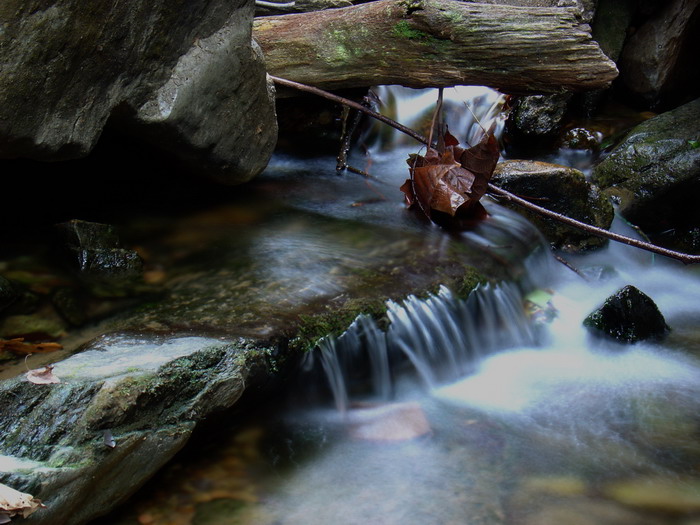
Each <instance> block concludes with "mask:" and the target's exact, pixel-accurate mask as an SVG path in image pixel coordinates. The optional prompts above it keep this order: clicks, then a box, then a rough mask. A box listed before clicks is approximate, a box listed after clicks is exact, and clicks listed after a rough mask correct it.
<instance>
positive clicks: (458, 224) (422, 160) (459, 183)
mask: <svg viewBox="0 0 700 525" xmlns="http://www.w3.org/2000/svg"><path fill="white" fill-rule="evenodd" d="M499 155H500V154H499V150H498V142H497V141H496V138H495V137H494V135H493V127H492V128H491V130H489V131H488V132H486V133H484V137H483V138H482V140H481V141H480V142H479V143H478V144H477V145H476V146H473V147H471V148H468V149H464V148H461V147H459V145H458V142H457V139H455V138H454V137H453V136H452V135H450V133H449V131H447V130H446V129H445V130H443V131H442V132H441V134H440V136H439V137H438V146H437V149H435V148H432V147H429V148H428V151H427V152H426V154H425V156H422V155H417V154H413V155H410V156H409V158H408V161H407V162H408V166H409V172H410V174H411V178H410V179H408V180H407V181H406V182H405V183H404V184H403V185H402V186H401V191H402V192H403V193H404V194H405V196H406V203H407V204H408V206H409V207H414V206H417V207H418V208H419V209H420V210H421V211H422V212H423V213H424V214H425V215H426V216H427V217H428V218H429V219H430V220H432V221H433V222H435V223H436V224H439V225H440V226H443V227H445V228H449V229H459V230H461V229H466V228H468V227H470V226H471V225H472V224H473V223H474V222H475V221H478V220H481V219H483V218H485V217H486V210H484V208H483V206H481V204H480V203H479V200H480V199H481V197H483V196H484V194H485V193H486V190H487V189H488V183H489V180H490V179H491V175H492V174H493V170H494V169H495V167H496V164H497V163H498V159H499Z"/></svg>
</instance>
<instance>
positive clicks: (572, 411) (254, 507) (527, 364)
mask: <svg viewBox="0 0 700 525" xmlns="http://www.w3.org/2000/svg"><path fill="white" fill-rule="evenodd" d="M397 96H398V95H397ZM429 96H430V97H434V94H431V95H429ZM479 96H480V97H481V100H482V101H483V104H474V105H475V106H476V108H475V110H474V112H475V113H477V115H478V119H479V121H481V122H482V124H484V123H486V122H488V120H489V119H493V118H496V119H499V118H500V117H498V115H497V112H496V111H495V110H494V108H497V107H499V104H501V103H502V100H501V99H500V98H499V97H498V95H497V94H495V93H493V92H487V91H484V92H483V93H482V94H481V95H479ZM402 107H403V106H402ZM467 113H468V116H467V117H465V118H466V120H469V119H472V121H473V120H474V119H473V117H472V116H471V113H470V112H467ZM399 118H400V119H402V120H403V122H405V123H408V124H409V125H410V120H409V119H408V117H406V116H405V115H401V114H399ZM472 123H473V122H472ZM450 129H451V131H452V132H453V134H455V135H461V136H462V137H463V136H464V134H465V133H471V132H472V131H471V130H472V124H469V123H462V124H451V125H450ZM458 129H459V130H461V131H457V130H458ZM458 138H460V137H458ZM470 140H473V137H472V139H470ZM411 148H413V149H414V150H415V146H411ZM406 151H407V150H405V149H402V147H400V146H395V147H394V148H393V150H392V151H391V152H388V151H381V150H380V148H376V149H375V151H374V152H373V155H372V161H371V172H372V173H375V174H381V175H382V179H383V180H387V179H390V180H392V184H393V182H395V180H400V179H401V177H404V176H405V171H403V170H404V168H403V162H404V160H403V159H404V158H405V153H406ZM299 162H300V161H296V160H294V159H290V158H278V159H277V160H276V161H275V162H274V163H273V165H272V166H271V169H270V173H271V175H268V176H271V177H283V176H284V174H285V173H288V172H289V171H293V170H298V169H307V170H308V169H309V166H308V165H304V166H302V167H300V165H299ZM352 162H355V163H363V162H365V159H364V158H363V157H361V156H356V157H354V158H353V159H352ZM397 165H401V166H402V167H401V168H396V166H397ZM361 167H364V166H361ZM327 168H328V163H326V164H323V165H321V164H319V165H317V166H315V167H312V169H311V170H309V176H310V177H313V176H315V175H317V174H318V172H319V171H321V170H322V169H326V170H327ZM312 172H316V174H315V175H314V174H313V173H312ZM356 184H357V185H358V186H363V185H364V186H366V187H367V188H369V190H368V192H369V194H370V195H371V194H380V193H382V192H383V191H385V190H384V189H383V186H382V185H381V184H379V183H368V182H366V181H363V180H361V179H358V182H357V183H356ZM370 186H371V187H370ZM324 188H326V189H327V188H328V185H324ZM327 191H330V192H331V193H332V189H331V190H327ZM290 198H291V199H292V200H294V195H291V196H290ZM338 198H340V197H338ZM344 198H347V195H344ZM357 202H368V201H361V200H358V201H357ZM298 205H299V206H300V207H306V208H307V209H309V210H312V211H314V212H316V213H322V214H324V213H325V214H331V215H335V216H338V215H340V216H342V215H343V214H345V213H348V207H347V206H335V205H334V201H333V198H331V197H329V196H328V194H322V195H309V194H308V193H307V194H305V195H300V196H299V199H298ZM381 206H383V207H386V206H393V204H386V203H385V204H381ZM488 206H489V207H490V209H493V207H494V206H495V205H494V204H488ZM352 213H353V214H355V215H356V216H359V217H361V218H362V220H364V221H366V222H369V223H372V222H381V221H383V220H384V219H382V217H384V215H383V212H382V213H379V212H377V208H376V207H373V206H357V207H356V208H355V209H353V210H352ZM503 213H504V215H503V217H510V215H509V214H508V212H503ZM499 220H500V222H498V221H496V222H495V223H492V224H488V225H482V226H480V228H479V229H478V231H476V232H472V233H468V234H466V236H467V237H468V238H469V239H470V240H471V241H473V242H475V243H476V244H477V245H481V246H482V247H483V249H485V250H487V249H488V250H494V251H496V252H498V256H499V257H506V255H504V253H506V252H508V251H509V250H510V249H512V248H513V247H514V246H518V244H519V243H526V244H528V245H529V246H530V248H531V252H532V253H534V254H535V255H534V256H532V257H530V258H529V259H528V260H526V261H525V263H524V266H525V273H524V274H521V275H519V276H518V277H517V278H514V279H513V281H511V282H503V283H497V284H489V285H485V286H481V287H479V288H478V289H477V290H476V291H474V292H473V293H472V294H471V295H470V296H469V297H468V298H467V299H466V300H464V299H459V298H457V297H455V295H454V294H453V293H452V292H451V291H450V290H448V289H446V288H443V289H441V290H440V291H439V293H437V294H436V295H433V296H430V297H428V298H427V299H426V298H423V299H418V298H416V297H409V298H407V299H406V300H404V301H402V302H399V303H391V304H389V307H388V312H387V316H386V319H384V320H383V322H380V323H377V322H376V321H375V320H373V319H371V318H369V317H366V316H361V317H359V318H358V319H356V321H355V322H354V324H353V325H352V326H351V327H350V328H349V329H348V331H347V332H346V333H345V334H343V335H342V336H340V337H338V338H337V339H332V338H326V339H324V340H323V341H321V343H320V344H319V347H318V348H317V350H316V351H315V352H313V353H311V354H309V355H308V356H307V359H306V361H305V362H304V363H303V366H302V369H301V371H300V376H299V379H300V381H299V383H298V384H295V385H294V387H293V388H292V389H291V391H290V392H287V393H286V394H285V396H286V397H288V398H290V399H293V401H290V402H289V403H279V402H278V403H276V407H275V409H274V410H272V412H267V411H265V412H264V413H261V414H260V418H257V419H256V418H253V420H252V421H250V422H248V423H245V424H243V425H238V426H237V427H236V429H235V432H234V431H230V432H231V435H230V436H229V437H227V438H225V439H224V438H222V439H219V440H218V441H217V448H216V449H211V448H208V449H206V451H205V453H202V454H199V455H196V454H195V455H194V458H195V459H194V460H190V461H189V462H184V463H180V464H178V465H175V466H174V467H171V468H170V469H169V470H167V471H166V472H165V474H164V475H162V476H161V477H160V478H159V479H158V480H157V481H156V485H155V486H153V487H152V488H151V489H150V492H149V493H147V495H146V499H144V500H141V501H137V502H136V503H135V505H136V515H137V517H136V518H135V517H134V515H133V514H131V515H130V516H131V518H128V517H125V518H122V520H123V521H119V522H120V523H135V522H139V523H144V524H147V523H195V524H199V525H207V524H228V523H250V524H258V523H260V524H319V525H325V524H328V523H334V524H338V525H340V524H397V525H398V524H401V525H403V524H414V523H415V524H448V523H454V524H515V525H519V524H525V525H554V524H557V525H569V524H572V525H606V524H610V525H613V524H614V525H626V524H629V525H640V524H641V525H645V524H649V525H655V524H675V525H697V524H698V523H700V476H699V474H700V472H699V471H698V469H699V468H700V440H699V438H700V417H699V416H698V414H700V361H699V360H698V349H700V331H699V330H698V326H699V321H700V301H699V300H698V298H699V297H700V274H698V272H697V270H694V269H692V268H684V267H681V266H680V265H679V264H676V263H674V262H672V261H667V260H662V259H659V258H658V257H653V256H651V255H648V254H645V253H642V252H639V251H635V250H634V249H632V248H629V247H625V246H619V245H614V246H610V247H608V248H607V249H605V250H603V251H601V252H599V253H596V254H592V255H587V256H580V257H573V258H572V259H571V262H572V264H573V265H575V266H577V267H578V269H579V270H580V271H581V273H583V274H585V275H588V276H589V280H584V279H582V278H581V276H580V275H577V274H576V273H574V272H572V271H571V270H569V269H568V268H566V267H564V266H563V265H559V264H556V263H553V262H552V260H551V259H550V258H549V257H548V256H547V249H546V247H545V246H544V245H543V244H540V249H538V250H534V249H532V248H533V245H537V243H542V242H543V241H542V240H541V239H537V237H536V236H535V237H532V236H529V237H528V236H526V235H524V233H523V232H524V230H521V229H520V228H524V227H523V226H522V224H521V223H520V222H518V221H517V220H509V219H499ZM616 228H617V229H618V230H620V231H622V232H624V233H630V232H628V231H627V230H628V228H627V227H626V226H625V225H624V224H623V223H616ZM499 250H500V251H499ZM516 251H517V250H516ZM628 284H632V285H634V286H637V287H638V288H639V289H640V290H642V291H643V292H645V293H646V294H648V295H649V296H651V297H652V298H653V299H654V300H655V302H656V303H657V305H658V306H659V309H660V310H661V312H662V313H663V314H664V316H665V318H666V321H667V323H668V324H669V326H671V328H672V331H671V334H670V335H669V337H668V338H666V339H665V340H664V341H663V342H642V343H637V344H634V345H626V346H622V345H618V344H616V343H613V342H609V341H606V340H602V339H596V338H594V337H592V336H591V335H590V334H589V333H587V332H586V330H585V329H584V328H583V326H582V321H583V319H584V317H585V316H586V315H587V314H588V313H590V312H591V311H592V310H593V309H594V308H596V307H597V306H599V305H600V304H601V303H602V302H603V301H604V299H605V298H606V297H607V296H608V295H610V294H611V293H613V292H614V291H616V290H617V289H619V288H620V287H622V286H624V285H628ZM533 290H540V293H541V294H544V297H546V298H549V297H550V296H551V300H550V302H549V304H547V305H541V306H542V307H543V310H541V311H540V314H544V315H539V316H538V315H535V316H532V315H530V314H528V313H526V310H525V308H524V303H525V301H526V299H527V297H526V295H527V294H529V293H531V292H532V291H533ZM545 290H546V291H545ZM280 404H282V405H284V407H283V408H282V409H280ZM130 520H131V521H130ZM135 520H138V521H135ZM111 522H115V521H111Z"/></svg>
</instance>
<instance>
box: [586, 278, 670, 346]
mask: <svg viewBox="0 0 700 525" xmlns="http://www.w3.org/2000/svg"><path fill="white" fill-rule="evenodd" d="M583 324H584V326H586V327H588V328H589V329H591V330H592V331H593V332H595V333H600V334H604V335H607V336H609V337H611V338H613V339H615V340H616V341H619V342H620V343H636V342H637V341H642V340H644V339H651V338H661V337H663V336H665V335H666V333H667V332H668V331H669V330H670V328H669V327H668V325H667V324H666V320H665V319H664V316H663V315H662V314H661V312H659V309H658V307H657V306H656V304H655V303H654V301H653V300H652V299H651V298H650V297H649V296H648V295H646V294H644V293H643V292H641V291H640V290H638V289H637V288H635V287H634V286H625V287H624V288H622V289H621V290H619V291H618V292H617V293H615V294H613V295H611V296H610V297H608V298H607V299H606V300H605V303H604V304H603V306H601V307H600V308H598V309H597V310H596V311H595V312H593V313H591V314H590V315H589V316H588V317H586V319H584V321H583Z"/></svg>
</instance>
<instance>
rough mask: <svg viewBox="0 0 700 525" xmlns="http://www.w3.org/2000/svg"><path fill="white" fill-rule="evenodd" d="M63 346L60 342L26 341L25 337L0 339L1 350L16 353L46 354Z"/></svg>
mask: <svg viewBox="0 0 700 525" xmlns="http://www.w3.org/2000/svg"><path fill="white" fill-rule="evenodd" d="M62 348H63V346H61V345H60V344H58V343H25V342H24V338H23V337H15V338H14V339H0V352H2V351H3V350H4V351H7V352H11V353H13V354H16V355H29V354H45V353H47V352H55V351H56V350H61V349H62Z"/></svg>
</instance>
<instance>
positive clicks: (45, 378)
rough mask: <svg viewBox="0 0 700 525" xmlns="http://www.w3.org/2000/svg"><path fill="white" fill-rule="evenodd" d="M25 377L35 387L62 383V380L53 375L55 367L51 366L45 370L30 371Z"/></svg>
mask: <svg viewBox="0 0 700 525" xmlns="http://www.w3.org/2000/svg"><path fill="white" fill-rule="evenodd" d="M25 377H26V378H27V381H29V382H31V383H34V384H35V385H54V384H56V383H60V382H61V380H60V379H59V378H58V377H56V376H55V375H54V374H53V366H50V365H48V366H45V367H44V368H37V369H35V370H30V371H29V372H27V373H26V374H25Z"/></svg>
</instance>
